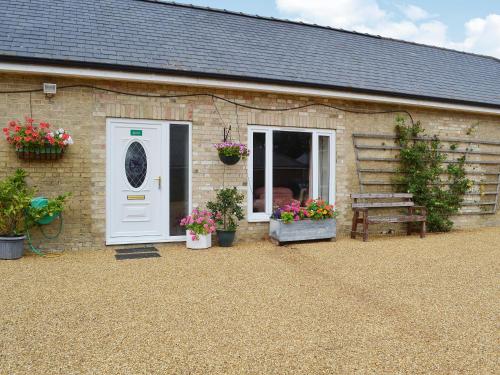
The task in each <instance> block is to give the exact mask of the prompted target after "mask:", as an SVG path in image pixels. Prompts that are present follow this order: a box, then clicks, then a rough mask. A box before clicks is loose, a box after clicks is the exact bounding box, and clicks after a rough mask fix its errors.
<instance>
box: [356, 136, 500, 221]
mask: <svg viewBox="0 0 500 375" xmlns="http://www.w3.org/2000/svg"><path fill="white" fill-rule="evenodd" d="M417 139H420V140H427V141H431V140H432V138H417ZM439 140H440V141H441V143H442V149H441V151H442V152H444V153H446V154H447V160H446V161H445V163H454V162H456V160H457V159H458V158H459V157H462V156H465V169H466V173H467V177H468V178H469V179H471V180H472V181H473V182H474V185H473V186H472V188H471V190H470V191H469V192H468V193H467V194H466V197H465V199H464V202H463V204H462V207H461V209H460V214H462V215H486V214H494V213H496V211H497V209H498V207H499V198H498V196H499V194H500V142H495V141H487V140H477V139H464V138H439ZM353 142H354V150H355V153H356V169H357V173H358V179H359V185H360V191H361V192H362V193H371V192H393V191H394V190H396V185H397V182H395V181H394V180H395V178H394V177H395V176H396V175H397V174H398V171H397V167H398V164H399V150H400V149H401V148H400V147H399V146H398V145H397V144H396V136H395V135H391V134H368V133H355V134H353ZM440 184H442V185H447V184H448V183H447V182H446V179H445V178H443V180H442V182H440Z"/></svg>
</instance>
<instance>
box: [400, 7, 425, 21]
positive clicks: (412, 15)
mask: <svg viewBox="0 0 500 375" xmlns="http://www.w3.org/2000/svg"><path fill="white" fill-rule="evenodd" d="M400 9H401V11H402V12H403V14H404V15H405V16H406V17H408V18H409V19H410V20H412V21H419V20H425V19H426V18H430V17H431V15H430V14H429V13H427V11H426V10H425V9H422V8H420V7H418V6H416V5H413V4H409V5H405V6H402V7H400Z"/></svg>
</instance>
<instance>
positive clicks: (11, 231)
mask: <svg viewBox="0 0 500 375" xmlns="http://www.w3.org/2000/svg"><path fill="white" fill-rule="evenodd" d="M26 176H27V173H26V171H24V170H23V169H17V170H16V171H15V172H14V174H12V175H11V176H9V177H7V178H6V179H4V180H2V181H0V236H5V237H14V236H19V235H22V234H24V233H25V232H26V230H27V229H29V228H31V227H32V226H33V225H35V224H36V222H37V221H38V220H40V219H41V218H43V217H45V216H47V215H48V216H52V215H55V214H57V213H59V212H61V211H62V210H63V208H64V203H65V201H66V199H67V198H68V196H69V194H63V195H59V196H58V197H56V198H55V199H49V200H48V204H47V206H45V207H42V208H33V207H31V200H32V199H33V195H34V194H35V190H34V189H33V188H30V187H29V186H28V184H27V183H26Z"/></svg>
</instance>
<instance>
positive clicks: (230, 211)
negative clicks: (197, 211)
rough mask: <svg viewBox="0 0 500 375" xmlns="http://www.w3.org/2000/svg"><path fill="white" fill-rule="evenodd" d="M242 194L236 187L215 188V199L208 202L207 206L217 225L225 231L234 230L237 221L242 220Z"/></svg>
mask: <svg viewBox="0 0 500 375" xmlns="http://www.w3.org/2000/svg"><path fill="white" fill-rule="evenodd" d="M243 199H244V197H243V194H241V193H238V189H236V187H232V188H224V189H220V190H217V196H216V200H215V201H214V202H212V201H211V202H208V203H207V208H208V209H209V210H210V211H211V212H212V214H213V216H214V217H215V222H216V224H217V227H218V228H220V229H222V230H226V231H235V230H236V228H237V227H238V221H239V220H243V218H244V217H245V216H244V215H243V207H242V203H243Z"/></svg>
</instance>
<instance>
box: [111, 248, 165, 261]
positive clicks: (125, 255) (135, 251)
mask: <svg viewBox="0 0 500 375" xmlns="http://www.w3.org/2000/svg"><path fill="white" fill-rule="evenodd" d="M160 257H161V255H160V254H159V253H158V249H157V248H156V247H153V246H148V247H131V248H128V249H116V254H115V258H116V260H125V259H144V258H160Z"/></svg>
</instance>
